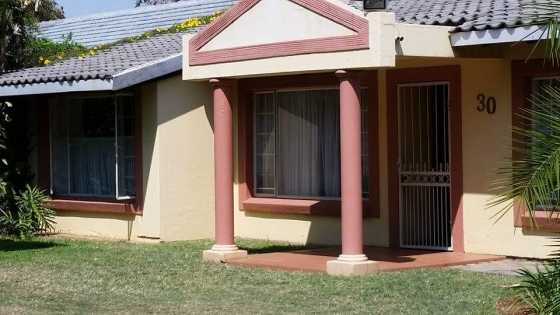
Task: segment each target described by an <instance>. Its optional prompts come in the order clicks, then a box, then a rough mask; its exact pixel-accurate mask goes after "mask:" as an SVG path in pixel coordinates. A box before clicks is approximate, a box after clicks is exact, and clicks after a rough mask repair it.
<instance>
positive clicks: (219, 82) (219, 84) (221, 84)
mask: <svg viewBox="0 0 560 315" xmlns="http://www.w3.org/2000/svg"><path fill="white" fill-rule="evenodd" d="M209 82H210V84H211V85H212V87H214V88H226V87H231V86H232V85H233V80H232V79H220V78H214V79H210V80H209Z"/></svg>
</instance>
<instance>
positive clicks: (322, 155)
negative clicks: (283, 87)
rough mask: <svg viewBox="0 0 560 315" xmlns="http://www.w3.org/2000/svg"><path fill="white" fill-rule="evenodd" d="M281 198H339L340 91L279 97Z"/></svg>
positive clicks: (283, 93) (280, 93) (282, 94)
mask: <svg viewBox="0 0 560 315" xmlns="http://www.w3.org/2000/svg"><path fill="white" fill-rule="evenodd" d="M277 106H278V132H279V136H278V140H277V141H278V143H277V146H278V148H277V149H278V161H277V163H276V165H277V177H278V178H277V183H278V187H277V189H278V195H280V196H300V197H340V125H339V124H340V122H339V121H340V120H339V119H340V118H339V116H340V114H339V113H340V110H339V94H338V91H337V90H316V91H296V92H279V93H277Z"/></svg>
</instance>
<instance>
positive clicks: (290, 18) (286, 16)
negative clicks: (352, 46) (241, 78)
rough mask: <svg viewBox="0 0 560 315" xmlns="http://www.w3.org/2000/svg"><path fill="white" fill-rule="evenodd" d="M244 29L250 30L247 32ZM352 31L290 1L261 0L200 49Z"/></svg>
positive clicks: (333, 34) (308, 37)
mask: <svg viewBox="0 0 560 315" xmlns="http://www.w3.org/2000/svg"><path fill="white" fill-rule="evenodd" d="M270 12H274V14H270ZM302 26H303V27H302ZM247 30H251V32H250V34H248V33H247ZM354 34H356V33H355V32H354V31H352V30H350V29H347V28H346V27H344V26H342V25H340V24H337V23H335V22H333V21H331V20H329V19H327V18H325V17H322V16H320V15H318V14H316V13H314V12H311V11H309V10H308V9H305V8H304V7H302V6H300V5H298V4H295V3H293V2H290V1H285V0H282V1H280V0H263V1H261V2H259V3H258V4H257V5H255V6H254V7H253V8H252V9H251V10H249V11H248V12H247V13H245V14H244V15H242V16H241V17H240V18H239V19H237V20H236V21H235V22H233V24H231V25H230V26H229V27H228V28H226V29H225V30H224V31H223V32H221V33H220V34H218V35H217V36H216V37H214V38H213V39H212V40H210V42H208V44H206V45H205V46H204V47H202V49H201V51H207V50H215V49H224V48H231V47H245V46H252V45H262V44H270V43H279V42H285V41H292V40H305V39H315V38H324V37H329V36H346V35H354Z"/></svg>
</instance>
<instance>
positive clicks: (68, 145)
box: [51, 95, 136, 200]
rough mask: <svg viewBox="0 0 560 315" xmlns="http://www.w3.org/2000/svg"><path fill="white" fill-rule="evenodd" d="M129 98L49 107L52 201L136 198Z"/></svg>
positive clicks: (131, 100) (81, 100)
mask: <svg viewBox="0 0 560 315" xmlns="http://www.w3.org/2000/svg"><path fill="white" fill-rule="evenodd" d="M134 111H135V108H134V97H133V96H132V95H116V96H97V97H83V98H68V99H67V101H66V102H64V103H63V104H58V105H56V106H53V107H52V108H51V126H52V128H51V154H52V160H51V190H52V193H53V194H54V195H56V196H69V197H95V198H106V199H118V200H126V199H132V198H134V196H135V195H136V186H135V171H134V170H135V162H136V161H135V148H134V144H135V113H134Z"/></svg>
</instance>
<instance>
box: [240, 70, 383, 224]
mask: <svg viewBox="0 0 560 315" xmlns="http://www.w3.org/2000/svg"><path fill="white" fill-rule="evenodd" d="M360 82H361V83H362V86H363V87H367V88H368V91H369V92H368V93H369V102H370V103H369V108H368V113H369V115H370V116H369V125H370V128H369V139H368V141H369V143H368V147H369V154H368V156H369V169H370V175H369V180H370V182H369V189H370V191H369V196H370V197H369V200H364V216H366V217H375V218H378V217H379V215H380V211H379V152H378V150H377V148H378V147H379V146H378V143H379V127H378V126H379V124H378V117H379V116H378V108H379V106H378V90H377V72H376V71H367V72H362V73H361V74H360ZM338 84H339V80H338V79H337V78H336V76H335V75H334V72H333V73H327V74H309V75H297V76H283V77H271V78H252V79H244V80H241V81H240V82H239V101H238V122H239V123H238V148H239V150H238V154H239V158H238V161H239V208H240V209H241V210H242V211H255V212H268V213H284V214H288V213H292V214H309V215H325V216H340V200H334V201H333V200H292V199H280V198H272V200H274V201H271V199H269V198H256V197H255V196H254V195H253V154H252V152H253V116H252V112H253V102H252V99H253V98H252V95H253V93H254V92H256V91H259V90H272V89H285V88H315V87H325V86H332V87H337V86H338ZM294 209H295V210H294Z"/></svg>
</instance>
